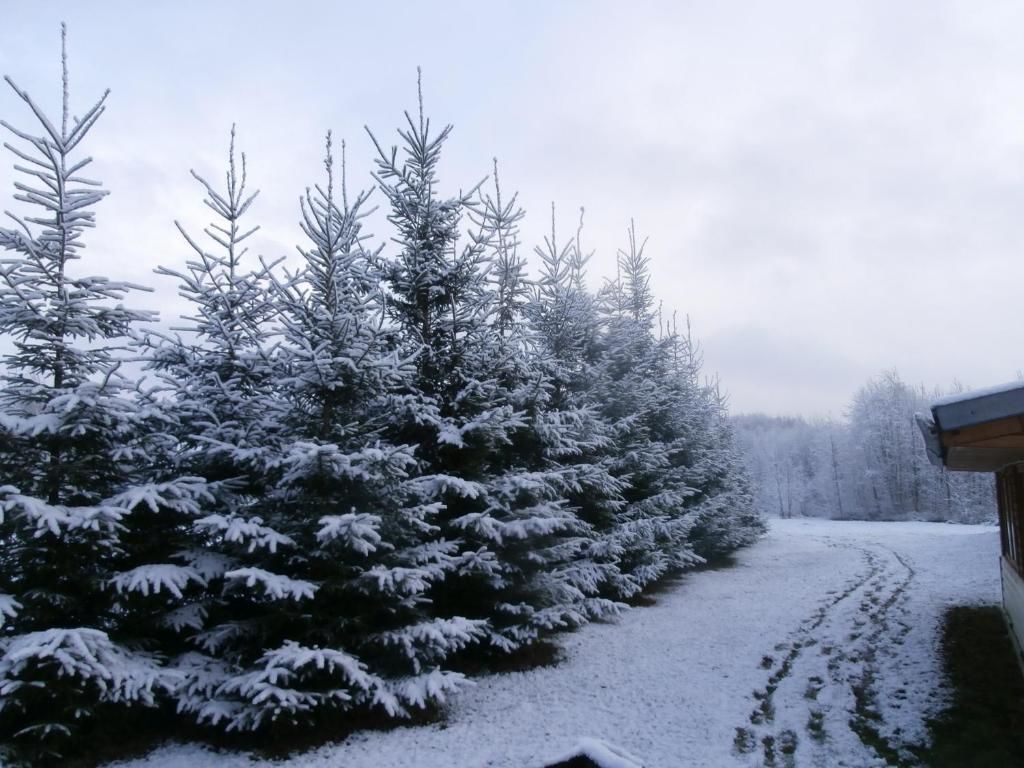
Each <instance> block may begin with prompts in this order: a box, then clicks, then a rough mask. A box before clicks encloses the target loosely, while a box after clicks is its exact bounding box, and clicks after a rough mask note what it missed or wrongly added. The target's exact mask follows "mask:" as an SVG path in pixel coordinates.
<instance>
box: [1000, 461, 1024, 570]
mask: <svg viewBox="0 0 1024 768" xmlns="http://www.w3.org/2000/svg"><path fill="white" fill-rule="evenodd" d="M996 492H997V497H998V504H999V536H1000V539H1001V541H1002V549H1003V557H1005V558H1006V560H1007V561H1008V562H1009V563H1010V565H1012V566H1013V568H1014V570H1015V571H1016V572H1017V573H1018V574H1019V575H1020V576H1022V577H1024V465H1021V464H1015V465H1013V466H1010V467H1006V468H1005V469H1003V470H1000V471H999V472H998V473H996Z"/></svg>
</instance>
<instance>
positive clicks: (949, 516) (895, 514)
mask: <svg viewBox="0 0 1024 768" xmlns="http://www.w3.org/2000/svg"><path fill="white" fill-rule="evenodd" d="M943 394H948V393H946V392H942V391H940V390H938V389H936V390H932V391H930V392H929V391H926V389H925V388H924V386H911V385H909V384H907V383H905V382H903V381H902V380H900V377H899V376H898V374H897V373H896V372H895V371H889V372H886V373H883V374H882V375H881V376H879V377H877V378H875V379H872V380H871V381H869V382H868V383H867V384H865V385H864V386H863V387H861V389H860V390H859V391H858V392H857V394H856V395H855V396H854V398H853V401H852V402H851V403H850V406H849V408H848V409H847V413H846V418H845V419H844V420H842V421H837V420H833V419H815V420H807V419H803V418H794V417H779V416H766V415H764V414H748V415H742V416H736V417H734V419H733V422H734V424H735V426H736V431H737V436H738V438H739V442H740V444H741V446H742V447H743V450H744V453H745V455H746V460H747V465H748V466H749V468H750V473H751V476H752V478H753V481H754V496H755V501H756V505H757V508H758V509H759V510H760V511H761V512H762V513H764V514H767V515H772V516H777V517H800V516H813V517H830V518H837V519H858V520H861V519H864V520H948V521H953V522H961V523H980V522H993V521H994V520H995V515H996V508H995V488H994V483H993V480H992V476H991V475H989V474H987V473H974V472H948V471H946V470H944V469H942V468H940V467H936V466H934V465H933V464H932V463H931V462H930V461H929V460H928V456H927V454H926V453H925V447H924V442H923V440H922V438H921V434H920V432H919V431H918V428H917V425H916V423H915V421H914V414H915V413H924V412H927V411H928V409H929V404H930V403H931V402H932V401H933V400H935V399H936V398H938V397H941V396H942V395H943Z"/></svg>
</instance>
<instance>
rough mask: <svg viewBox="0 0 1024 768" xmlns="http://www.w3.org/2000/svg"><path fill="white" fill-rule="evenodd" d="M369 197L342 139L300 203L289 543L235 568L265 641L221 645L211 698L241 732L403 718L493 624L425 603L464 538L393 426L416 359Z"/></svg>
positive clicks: (273, 506) (283, 514) (268, 498)
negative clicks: (443, 525)
mask: <svg viewBox="0 0 1024 768" xmlns="http://www.w3.org/2000/svg"><path fill="white" fill-rule="evenodd" d="M342 167H343V168H344V164H343V165H342ZM366 199H367V195H366V194H359V195H357V196H356V197H355V199H353V200H352V201H351V202H350V201H349V199H348V196H347V193H346V191H345V187H344V175H342V184H341V185H340V189H339V188H338V187H337V186H336V184H335V171H334V161H333V157H332V155H331V144H330V136H328V144H327V157H326V179H325V183H324V184H323V185H322V186H321V185H318V186H316V187H314V188H312V189H310V190H307V192H306V194H305V196H304V197H303V199H302V200H301V211H302V220H301V227H302V230H303V232H304V234H305V235H306V238H307V243H306V245H304V246H303V247H301V248H300V253H301V255H302V257H303V260H302V265H301V268H300V269H299V270H298V271H297V272H296V273H295V274H286V275H285V276H284V277H275V279H274V284H273V289H272V298H273V304H274V307H275V310H276V312H277V316H278V320H279V323H280V333H281V344H280V350H279V354H278V359H277V362H278V370H279V372H280V379H279V381H278V387H279V397H280V401H281V407H282V411H281V413H280V420H281V437H282V440H281V445H280V449H279V452H280V458H279V459H278V460H277V461H276V462H275V465H274V466H273V467H272V471H271V476H272V478H273V481H272V484H271V485H270V486H269V487H268V488H267V490H266V492H265V494H264V496H263V497H262V498H261V499H258V500H255V502H254V503H253V505H252V511H253V512H255V513H258V514H260V519H261V520H263V521H264V523H265V524H271V525H272V526H273V530H274V531H275V535H276V536H277V537H278V546H279V549H278V551H277V553H273V552H271V553H265V554H264V556H262V557H258V558H255V559H253V558H246V557H243V556H241V555H239V559H240V560H242V561H243V562H244V563H245V565H244V567H241V568H236V569H234V570H232V571H229V572H228V573H227V574H226V577H227V578H228V579H229V580H238V581H239V582H240V583H239V588H241V587H244V588H245V591H244V592H243V593H242V594H243V595H245V596H247V597H248V599H249V600H250V601H251V605H250V606H249V608H248V609H247V610H246V611H244V612H243V615H245V616H246V617H247V618H246V625H247V627H246V632H247V633H248V632H249V631H251V629H252V628H255V629H256V630H257V634H256V636H257V637H258V639H259V644H253V643H250V642H244V643H241V644H240V643H238V642H236V641H234V640H232V639H227V640H226V642H225V645H224V648H223V649H220V648H217V649H214V650H216V651H217V652H218V653H219V654H220V655H221V656H222V657H224V661H226V662H227V663H228V664H229V665H230V672H227V674H224V676H223V678H222V679H221V680H220V682H219V683H218V684H217V686H216V687H215V688H212V689H209V688H208V691H209V693H210V694H212V696H211V701H210V702H208V703H207V704H205V705H203V706H201V707H200V708H199V710H198V712H199V715H200V717H201V718H204V719H207V720H210V721H212V722H220V721H223V723H224V724H225V725H226V727H227V728H228V729H230V730H264V731H267V730H270V731H272V732H275V733H276V732H280V731H281V730H282V729H288V728H292V727H296V726H303V727H308V726H311V725H315V724H322V723H325V722H335V723H336V722H338V716H339V715H343V714H344V713H347V712H351V711H353V710H363V709H367V708H370V707H379V708H380V709H382V710H383V712H385V713H386V714H388V715H391V716H402V715H405V714H407V713H408V712H409V710H410V708H423V707H426V706H428V705H430V704H433V703H437V702H440V701H443V700H444V697H445V695H446V694H447V693H448V692H450V691H451V690H453V689H454V688H455V686H456V685H457V684H458V683H459V682H460V680H461V679H462V676H461V675H459V674H455V673H451V672H448V671H445V670H444V669H442V667H441V664H442V663H443V662H444V659H445V657H446V656H447V655H448V654H450V653H451V652H453V651H456V650H458V649H460V648H462V647H463V646H465V645H466V644H468V643H472V642H474V641H475V640H476V639H477V637H478V636H479V635H480V634H481V629H480V626H479V625H480V623H481V622H473V621H466V620H461V619H458V618H454V619H432V618H430V617H428V616H427V615H426V614H425V611H424V606H425V599H424V593H425V592H426V591H427V590H428V589H429V588H430V586H431V585H432V584H433V583H435V582H436V581H438V580H441V579H443V578H444V577H445V575H446V573H447V572H448V571H450V570H451V568H452V567H453V560H452V553H451V550H452V549H453V547H452V546H451V545H450V544H447V543H445V542H434V541H432V540H431V539H432V537H433V534H434V533H435V530H436V529H435V527H434V526H433V524H432V522H431V518H432V517H433V516H434V515H435V514H436V511H437V505H436V504H433V503H431V502H429V501H428V502H426V503H424V502H423V501H422V499H421V496H422V494H421V493H420V491H419V487H418V485H417V484H416V483H415V480H414V478H413V479H412V482H410V480H411V479H410V474H415V472H414V470H415V467H416V463H417V462H416V459H415V458H414V457H413V455H412V448H411V447H409V446H405V445H394V444H392V443H390V442H388V440H387V437H386V432H387V431H388V427H389V425H390V424H391V422H392V420H393V418H394V415H393V413H394V410H395V409H396V408H398V409H401V408H402V407H404V403H403V402H402V398H401V397H400V396H399V397H397V398H395V397H392V393H394V392H396V390H399V389H400V388H401V385H402V383H403V382H404V378H405V376H406V375H407V368H408V365H407V363H405V362H404V361H402V360H400V359H399V358H398V357H396V356H395V354H394V352H393V350H392V349H390V347H391V346H392V345H391V342H390V335H389V334H388V333H386V332H384V330H383V329H382V325H381V317H382V316H381V311H382V303H381V295H380V275H379V273H378V259H377V257H376V254H374V253H369V252H367V251H366V250H365V248H364V247H363V242H364V239H365V238H364V235H363V234H362V220H363V218H364V217H365V215H366ZM247 539H248V540H249V542H250V543H251V542H252V538H251V537H249V536H246V535H244V534H243V535H242V537H241V539H240V542H241V543H244V542H245V541H246V540H247ZM216 632H217V629H216V628H214V629H212V630H211V634H210V635H209V636H210V637H211V638H212V637H213V634H215V633H216Z"/></svg>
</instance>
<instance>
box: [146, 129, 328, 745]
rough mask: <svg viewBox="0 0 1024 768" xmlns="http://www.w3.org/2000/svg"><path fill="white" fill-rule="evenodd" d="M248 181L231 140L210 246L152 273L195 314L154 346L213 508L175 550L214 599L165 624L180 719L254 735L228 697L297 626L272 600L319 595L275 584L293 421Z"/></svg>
mask: <svg viewBox="0 0 1024 768" xmlns="http://www.w3.org/2000/svg"><path fill="white" fill-rule="evenodd" d="M247 170H248V169H247V163H246V157H245V154H244V153H240V154H237V155H236V152H235V131H234V129H232V132H231V141H230V146H229V151H228V162H227V169H226V172H225V177H224V187H223V189H218V188H216V187H214V186H213V185H212V184H211V183H209V182H208V181H206V179H204V178H203V177H201V176H199V175H198V174H196V173H195V172H193V176H194V178H195V179H196V180H197V181H198V183H199V184H200V186H201V187H202V189H203V192H204V195H205V197H204V203H205V204H206V206H207V207H208V208H209V209H210V210H212V211H213V213H214V215H215V217H216V218H215V220H214V222H213V223H212V224H210V225H209V226H208V227H206V228H205V230H204V233H205V234H206V236H207V237H206V240H205V241H202V240H199V239H196V238H194V237H193V236H192V235H190V234H189V233H188V230H187V229H186V227H185V226H184V225H182V224H181V223H176V224H177V227H178V230H179V231H180V232H181V234H182V236H183V238H184V239H185V242H186V244H187V245H188V246H189V248H190V249H191V251H192V258H190V259H189V260H187V261H186V263H185V268H184V269H175V268H171V267H167V266H161V267H159V268H158V269H157V270H156V271H157V273H158V274H161V275H165V276H169V277H173V278H175V279H176V280H177V281H178V291H179V294H180V295H181V296H182V297H183V298H185V299H186V300H187V301H188V302H189V305H190V308H191V309H190V314H188V315H186V316H185V317H184V318H183V320H184V323H183V324H182V325H180V326H178V327H177V328H175V329H174V330H176V331H178V332H179V333H178V335H174V336H171V335H161V334H156V333H152V334H150V335H149V336H148V337H147V339H146V343H147V346H148V351H149V365H150V369H151V370H152V371H153V372H154V374H155V376H156V377H157V379H158V380H159V381H160V388H161V392H160V395H161V397H162V398H163V399H164V402H166V403H168V404H169V405H170V406H172V408H170V409H169V410H172V411H173V413H174V414H175V416H176V423H177V429H176V430H175V436H176V446H177V454H176V457H175V460H176V463H177V464H178V465H179V466H180V467H182V468H183V469H184V470H187V471H188V472H190V473H193V474H197V475H200V476H202V477H204V478H207V479H208V481H209V482H210V490H211V492H212V494H213V496H214V498H215V503H214V504H212V505H207V509H206V512H207V514H204V515H202V516H200V517H198V518H196V519H195V520H193V521H192V525H191V526H190V527H189V528H188V529H187V530H186V531H182V532H180V533H181V534H182V535H180V536H179V537H178V538H177V540H176V541H175V547H176V557H177V558H178V559H179V560H180V561H181V562H182V563H183V564H185V565H187V566H189V567H191V568H192V569H194V570H195V572H196V573H197V574H198V575H199V576H200V578H201V579H202V582H203V585H204V587H205V589H204V590H203V592H202V593H200V594H198V595H194V596H193V598H194V599H191V600H189V601H188V602H187V604H186V605H183V606H181V608H180V609H179V610H178V611H175V612H174V613H172V614H170V615H169V616H168V617H167V618H166V620H165V621H166V623H168V624H169V625H170V628H171V629H173V630H175V631H176V632H177V633H178V634H180V635H183V636H186V637H187V639H188V641H189V643H190V646H189V648H191V650H186V649H185V648H183V647H180V646H179V645H177V644H176V645H175V646H174V649H175V650H176V651H179V655H178V657H177V658H176V660H175V663H174V664H175V667H176V669H177V671H178V672H179V673H180V674H181V675H182V676H183V684H182V685H181V686H180V687H179V689H178V709H179V711H182V712H186V713H189V714H190V715H192V716H193V717H195V718H196V719H197V720H198V721H199V722H201V723H209V724H213V725H219V724H222V723H224V722H227V723H228V724H231V723H234V722H235V721H236V720H243V719H245V718H249V719H248V720H245V722H247V723H250V722H251V717H250V715H251V713H249V712H248V710H246V709H245V707H244V705H243V703H241V702H239V701H235V700H232V699H231V698H230V697H228V699H224V698H223V697H222V695H221V690H222V689H223V688H225V687H226V686H229V685H230V683H231V681H232V680H235V679H236V677H237V675H238V674H239V673H240V671H242V670H244V669H245V664H246V663H247V661H248V660H251V659H253V658H259V657H260V656H262V654H263V653H264V652H265V651H266V650H267V649H268V645H267V644H268V642H269V643H274V642H275V640H273V639H271V640H268V633H269V634H270V635H274V634H275V632H276V631H277V630H276V629H275V628H279V627H281V626H283V625H284V624H285V623H286V622H287V620H288V615H287V612H280V611H278V606H279V603H278V602H277V597H281V596H287V597H285V598H283V599H294V600H301V599H305V597H308V594H309V593H310V588H308V587H307V586H306V585H304V584H290V582H288V581H287V579H286V577H284V576H283V575H282V574H281V573H279V571H282V569H287V564H286V561H287V558H288V557H289V556H290V555H289V553H293V552H294V551H295V550H296V542H295V541H294V540H292V539H291V538H290V537H289V536H288V535H287V534H286V533H284V532H283V530H282V529H283V528H284V527H286V523H287V520H286V518H285V517H284V516H283V515H282V514H279V513H278V511H277V510H274V509H273V508H268V507H267V506H266V505H265V504H263V503H262V502H263V501H264V500H265V499H266V498H267V497H268V495H269V494H270V493H272V491H273V489H274V488H275V482H276V481H277V480H278V479H279V478H280V474H281V469H280V467H281V464H282V458H281V452H282V450H283V448H282V446H283V443H284V440H285V438H284V436H283V435H282V421H283V418H284V414H285V409H284V406H283V401H282V399H281V397H280V396H279V394H278V392H277V383H278V380H279V377H280V375H281V368H280V361H279V360H278V359H277V358H276V356H275V352H274V344H273V343H272V341H273V340H272V339H271V338H270V333H269V331H270V329H271V326H272V323H273V318H274V315H275V313H276V309H275V307H274V305H273V303H272V301H271V286H272V280H271V277H270V272H271V269H272V267H273V265H272V264H265V263H263V262H262V261H260V262H258V263H257V264H255V265H249V264H248V263H247V261H248V259H247V255H248V246H247V242H246V241H247V240H248V239H249V238H250V237H251V236H252V235H253V234H254V233H255V232H256V231H257V229H258V228H257V227H253V226H250V225H249V224H248V223H247V218H246V217H247V214H248V213H249V211H250V209H251V207H252V203H253V201H254V200H255V199H256V196H257V194H258V193H257V192H249V191H248V188H247V182H248V177H247ZM257 507H258V508H257ZM268 510H269V511H268ZM275 595H276V596H277V597H274V596H275Z"/></svg>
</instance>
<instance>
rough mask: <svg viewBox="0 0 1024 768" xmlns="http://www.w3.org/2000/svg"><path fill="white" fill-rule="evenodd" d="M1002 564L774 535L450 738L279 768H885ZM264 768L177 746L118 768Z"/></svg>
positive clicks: (890, 526)
mask: <svg viewBox="0 0 1024 768" xmlns="http://www.w3.org/2000/svg"><path fill="white" fill-rule="evenodd" d="M998 550H999V544H998V531H997V529H996V528H993V527H977V526H972V527H966V526H956V525H947V524H932V523H849V522H843V523H840V522H828V521H818V520H785V521H774V522H773V524H772V529H771V533H770V534H769V535H768V536H767V537H766V538H765V539H764V540H763V541H761V542H759V543H758V544H757V545H755V546H754V547H752V548H750V549H749V550H746V551H744V552H742V553H740V555H739V556H738V562H737V565H736V566H735V567H733V568H729V569H725V570H719V571H706V572H701V573H695V574H691V575H689V576H688V577H686V578H685V579H684V580H682V581H681V582H680V583H679V585H678V586H676V587H675V588H673V589H672V590H670V591H668V592H666V593H663V594H661V595H658V596H657V604H656V605H654V606H653V607H649V608H640V609H635V610H632V611H630V612H628V613H627V614H625V615H624V616H623V617H622V618H621V619H620V620H619V621H618V622H616V623H614V624H604V625H591V626H588V627H586V628H584V629H583V630H581V631H579V632H577V633H575V634H572V635H568V636H565V637H564V638H563V645H564V648H565V656H566V659H565V661H564V662H563V663H562V664H560V665H559V666H557V667H554V668H548V669H538V670H534V671H531V672H526V673H519V674H508V675H499V676H494V677H490V678H485V679H482V680H479V681H478V683H477V685H476V686H475V687H474V688H472V689H468V690H466V691H464V692H463V693H462V694H461V695H460V696H459V697H458V698H457V699H456V700H455V701H454V702H453V704H452V707H451V710H450V714H449V717H448V720H447V722H446V723H444V724H440V725H434V726H426V727H409V728H400V729H397V730H394V731H390V732H384V733H377V732H374V733H367V734H364V735H358V736H355V737H352V738H350V739H349V740H348V741H346V742H345V743H344V744H341V745H335V746H330V747H325V748H322V749H320V750H316V751H313V752H310V753H307V754H304V755H301V756H297V757H295V758H293V759H292V760H289V761H284V762H283V763H278V762H275V763H273V765H275V766H289V767H294V768H299V767H301V768H398V767H399V766H402V767H404V768H478V767H480V768H482V767H483V766H489V767H493V768H531V767H537V766H542V765H544V764H545V763H546V762H549V761H551V760H553V759H556V758H560V757H565V756H566V754H568V753H570V752H571V751H573V749H574V748H575V745H577V744H578V743H579V742H580V741H581V739H582V740H584V743H585V744H589V745H591V747H592V748H593V749H594V750H598V749H599V746H600V745H599V743H598V742H595V741H593V740H599V742H603V743H604V744H606V745H610V746H613V747H614V748H615V750H616V751H618V752H620V755H622V754H625V755H632V756H635V758H636V762H637V763H638V764H641V765H643V766H646V767H647V768H688V767H690V766H716V767H717V766H747V765H749V766H757V765H764V764H765V763H766V761H769V762H770V761H771V760H772V759H774V761H775V762H776V763H777V764H778V765H780V766H785V765H794V764H795V765H798V766H873V765H885V764H886V761H885V760H884V759H883V758H882V757H880V756H879V751H881V753H883V754H884V753H887V751H888V754H895V753H897V752H899V750H900V749H901V747H902V746H904V745H906V744H908V743H909V744H912V743H915V742H917V741H920V740H922V739H924V738H925V726H924V722H925V718H926V717H927V716H928V715H929V714H932V713H934V712H936V711H937V710H938V709H939V708H941V706H942V704H943V701H944V692H943V684H942V680H941V673H940V660H939V658H938V642H939V638H938V624H939V621H940V618H941V616H942V613H943V611H944V610H945V609H946V608H947V607H948V606H951V605H957V604H964V603H995V602H997V601H998V598H999V582H998V564H997V558H998ZM587 740H590V741H587ZM870 744H873V745H875V747H871V746H868V745H870ZM879 745H880V746H879ZM608 754H609V763H608V765H612V764H613V763H614V764H618V765H624V766H626V765H632V764H633V762H632V761H631V760H629V759H627V758H626V757H622V756H619V757H616V758H615V759H614V760H612V759H611V758H612V757H613V756H612V755H611V753H610V752H609V753H608ZM595 755H596V751H595ZM766 758H767V759H766ZM260 764H261V763H260V762H259V761H254V760H251V759H250V758H248V757H247V756H244V755H239V754H229V755H215V754H212V753H210V752H207V751H205V750H203V749H201V748H198V747H193V746H185V747H173V746H172V747H166V748H164V749H161V750H159V751H157V752H155V753H153V754H152V755H150V756H149V757H147V758H144V759H141V760H136V761H131V762H127V763H119V764H118V765H119V766H122V767H123V768H127V767H128V766H133V767H135V768H143V766H145V768H195V766H201V765H203V766H205V765H217V766H224V767H225V768H240V767H241V766H246V767H247V768H255V767H256V766H257V765H260ZM266 765H270V763H266Z"/></svg>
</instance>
